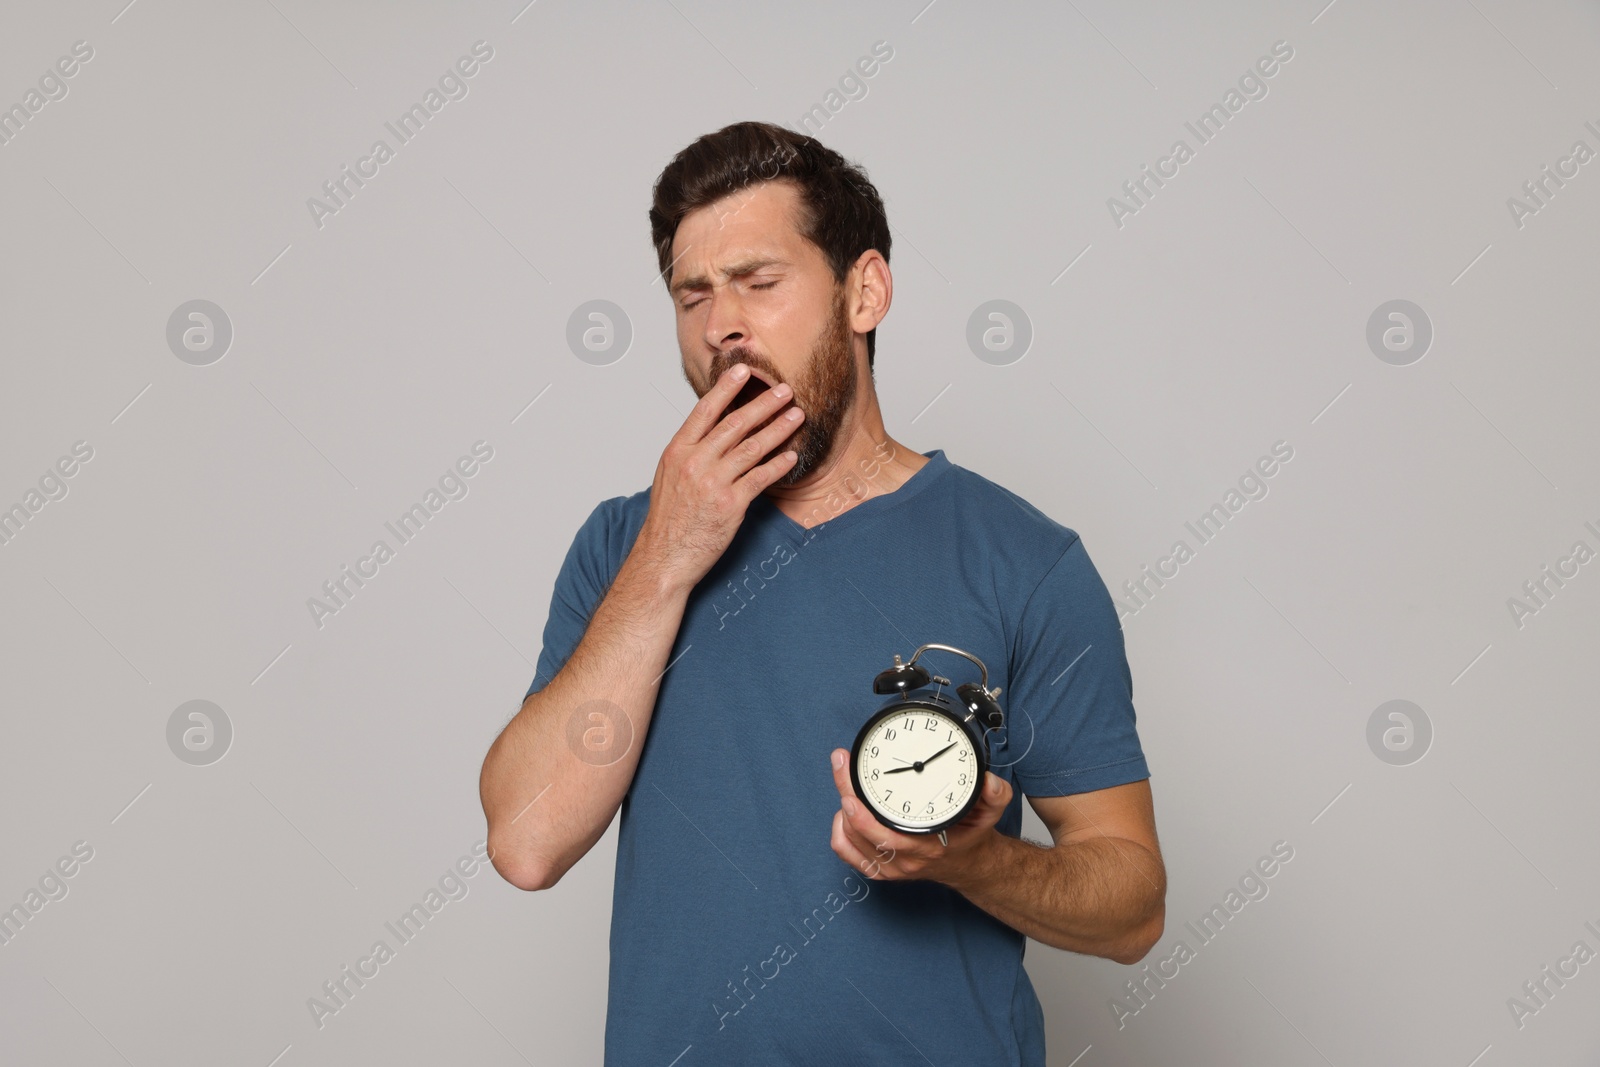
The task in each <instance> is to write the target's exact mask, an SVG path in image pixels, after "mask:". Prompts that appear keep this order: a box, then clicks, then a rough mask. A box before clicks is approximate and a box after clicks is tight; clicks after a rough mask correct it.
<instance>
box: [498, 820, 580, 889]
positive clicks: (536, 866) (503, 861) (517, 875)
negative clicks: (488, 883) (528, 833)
mask: <svg viewBox="0 0 1600 1067" xmlns="http://www.w3.org/2000/svg"><path fill="white" fill-rule="evenodd" d="M489 862H490V863H491V864H493V865H494V869H495V870H496V871H497V872H498V873H499V875H500V877H501V878H504V879H505V880H506V881H508V882H510V883H511V884H512V885H514V886H516V887H517V888H518V889H521V890H524V891H525V892H529V893H533V892H537V891H538V890H540V889H549V888H550V887H551V886H553V885H555V884H556V883H557V882H559V881H561V876H562V875H563V874H565V873H566V872H565V871H564V870H561V869H559V868H557V867H556V866H555V865H554V864H552V863H550V862H548V861H546V860H544V859H542V858H540V857H539V856H536V855H533V854H531V853H526V852H524V853H517V852H514V851H513V850H511V849H509V848H506V847H504V846H503V844H500V843H497V842H496V841H495V840H494V835H493V834H492V833H491V834H490V835H489Z"/></svg>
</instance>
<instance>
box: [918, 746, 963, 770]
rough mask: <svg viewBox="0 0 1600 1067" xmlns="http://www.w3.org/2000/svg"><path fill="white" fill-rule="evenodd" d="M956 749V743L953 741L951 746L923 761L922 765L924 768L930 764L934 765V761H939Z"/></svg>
mask: <svg viewBox="0 0 1600 1067" xmlns="http://www.w3.org/2000/svg"><path fill="white" fill-rule="evenodd" d="M955 747H956V746H955V742H954V741H952V742H951V743H950V744H948V745H946V746H944V747H943V748H941V749H940V750H939V751H937V752H935V753H934V754H933V755H931V756H929V757H928V758H927V759H925V760H923V761H922V765H923V766H924V767H926V766H927V765H928V764H930V763H932V762H933V761H934V760H936V759H938V758H939V757H940V756H942V755H944V754H945V753H946V752H949V751H950V750H951V749H952V748H955Z"/></svg>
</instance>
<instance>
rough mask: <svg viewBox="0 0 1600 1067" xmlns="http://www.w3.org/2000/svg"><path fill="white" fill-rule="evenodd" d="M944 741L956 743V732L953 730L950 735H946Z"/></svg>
mask: <svg viewBox="0 0 1600 1067" xmlns="http://www.w3.org/2000/svg"><path fill="white" fill-rule="evenodd" d="M944 739H945V740H946V741H954V740H955V739H956V732H955V731H954V730H951V731H950V732H949V733H947V734H945V735H944Z"/></svg>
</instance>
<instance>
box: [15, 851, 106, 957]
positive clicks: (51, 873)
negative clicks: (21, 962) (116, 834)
mask: <svg viewBox="0 0 1600 1067" xmlns="http://www.w3.org/2000/svg"><path fill="white" fill-rule="evenodd" d="M92 859H94V846H93V845H91V844H89V842H87V841H74V842H73V843H72V852H71V854H70V855H66V856H62V857H61V858H60V859H58V860H56V862H55V864H54V865H53V866H50V867H47V868H45V872H44V874H42V875H40V876H39V888H37V889H34V888H33V887H31V886H30V887H29V888H28V891H27V892H26V893H24V894H23V896H22V900H21V901H19V902H18V903H16V904H13V905H11V907H10V908H9V909H7V910H6V911H0V945H9V944H11V942H12V941H13V940H14V939H15V938H16V936H17V935H18V934H20V933H22V929H23V927H25V926H26V925H27V924H28V923H30V922H32V921H33V917H34V916H35V915H38V914H39V913H40V912H41V911H43V910H44V906H45V905H46V904H49V903H50V902H51V901H56V900H65V899H66V896H67V893H68V891H69V887H68V885H67V882H66V880H67V879H68V878H71V877H72V876H73V875H75V874H77V873H78V871H79V870H80V869H81V865H82V864H85V863H88V862H89V861H90V860H92Z"/></svg>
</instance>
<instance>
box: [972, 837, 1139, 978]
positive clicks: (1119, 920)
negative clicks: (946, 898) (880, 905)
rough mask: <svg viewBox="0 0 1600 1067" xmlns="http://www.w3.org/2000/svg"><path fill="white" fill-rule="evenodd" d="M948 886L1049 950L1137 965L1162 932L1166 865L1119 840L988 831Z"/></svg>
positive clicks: (1135, 846) (1137, 847) (1132, 843)
mask: <svg viewBox="0 0 1600 1067" xmlns="http://www.w3.org/2000/svg"><path fill="white" fill-rule="evenodd" d="M991 833H992V834H993V838H992V839H991V840H990V841H989V843H988V844H987V845H986V846H985V847H984V848H983V849H981V850H979V851H977V852H976V853H975V855H974V862H973V863H971V864H969V865H968V867H969V869H968V870H966V871H963V872H962V874H961V875H960V876H958V877H957V878H955V879H947V880H946V884H948V885H949V886H950V887H951V888H953V889H956V890H957V891H959V892H960V893H961V894H962V895H963V896H965V897H966V898H967V899H968V900H970V901H972V902H973V903H974V904H976V905H977V906H978V907H980V908H982V909H983V910H984V911H986V912H988V913H989V914H990V915H993V916H994V917H995V918H997V919H999V920H1000V921H1001V922H1003V923H1005V924H1006V925H1007V926H1010V927H1012V928H1013V929H1015V930H1018V931H1020V932H1021V933H1024V934H1026V935H1027V936H1029V937H1031V938H1033V939H1034V940H1035V941H1041V942H1043V943H1044V944H1047V945H1051V946H1053V947H1055V948H1061V949H1066V950H1068V951H1071V952H1082V953H1087V954H1089V955H1092V956H1104V957H1106V958H1108V959H1113V960H1116V961H1117V962H1119V963H1136V962H1138V960H1139V959H1141V958H1142V957H1143V956H1144V954H1145V953H1146V952H1148V951H1149V950H1150V946H1151V945H1152V944H1154V943H1155V941H1156V939H1157V938H1159V937H1160V936H1161V930H1162V927H1163V923H1164V919H1165V911H1166V909H1165V905H1164V901H1165V899H1166V871H1165V868H1164V867H1163V865H1162V863H1161V861H1160V859H1159V858H1158V857H1156V856H1155V855H1153V854H1152V853H1151V852H1150V851H1149V850H1147V849H1146V848H1144V846H1142V845H1138V844H1135V843H1134V842H1132V841H1129V840H1127V839H1125V838H1117V837H1104V836H1101V837H1094V838H1085V839H1083V840H1080V841H1075V842H1070V843H1067V844H1062V845H1055V846H1050V847H1047V846H1044V845H1036V844H1034V843H1033V842H1031V841H1023V840H1020V839H1018V838H1015V837H1010V836H1008V835H1006V834H1002V833H1000V832H999V831H991Z"/></svg>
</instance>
